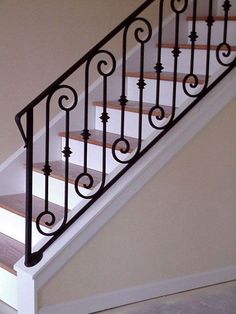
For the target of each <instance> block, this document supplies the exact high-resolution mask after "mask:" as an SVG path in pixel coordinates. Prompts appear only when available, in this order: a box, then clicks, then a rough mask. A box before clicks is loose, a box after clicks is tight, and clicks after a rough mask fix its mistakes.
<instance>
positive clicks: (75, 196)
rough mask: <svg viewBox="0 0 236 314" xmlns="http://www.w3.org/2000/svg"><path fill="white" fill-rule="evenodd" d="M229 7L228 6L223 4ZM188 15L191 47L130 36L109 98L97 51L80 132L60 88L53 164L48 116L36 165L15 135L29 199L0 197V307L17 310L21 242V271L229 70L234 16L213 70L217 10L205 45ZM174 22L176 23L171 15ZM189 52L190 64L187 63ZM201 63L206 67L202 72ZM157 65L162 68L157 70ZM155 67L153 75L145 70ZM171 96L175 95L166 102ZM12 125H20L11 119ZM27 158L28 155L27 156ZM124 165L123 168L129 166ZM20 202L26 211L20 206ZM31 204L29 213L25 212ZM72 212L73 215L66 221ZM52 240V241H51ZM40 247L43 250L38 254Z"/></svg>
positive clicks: (199, 26) (183, 41)
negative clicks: (94, 87) (95, 76)
mask: <svg viewBox="0 0 236 314" xmlns="http://www.w3.org/2000/svg"><path fill="white" fill-rule="evenodd" d="M148 2H150V4H151V2H153V1H146V2H145V3H148ZM197 2H198V1H197ZM210 2H211V1H210ZM193 3H195V1H193ZM222 3H225V4H227V3H228V2H227V1H222ZM231 5H232V6H234V5H235V4H234V3H231ZM142 10H143V8H142ZM192 10H193V11H192ZM140 12H141V11H140ZM192 12H194V9H193V8H189V9H188V10H184V13H185V19H186V21H185V26H186V28H188V34H190V33H192V34H193V31H194V28H195V31H196V33H197V36H198V37H197V38H196V42H195V40H191V37H188V36H184V35H183V36H182V35H180V36H179V37H178V39H177V38H176V37H175V38H174V40H173V42H163V41H162V39H161V38H160V32H159V33H157V34H154V35H153V37H151V33H148V32H149V31H150V30H149V28H148V27H149V24H146V22H145V21H144V24H145V26H146V27H147V29H148V30H147V33H148V34H147V35H146V38H145V39H144V40H143V39H142V40H141V39H139V34H138V32H137V33H136V36H137V38H136V39H138V40H137V41H138V44H139V46H140V47H141V48H140V50H138V51H136V52H135V53H134V54H133V56H132V57H131V58H130V60H129V62H128V61H127V64H126V67H125V66H124V64H125V63H124V59H123V63H122V70H121V72H123V74H124V76H125V79H124V80H120V79H117V77H116V78H115V79H113V82H112V83H111V84H112V88H111V90H112V92H109V91H107V90H109V87H110V85H109V84H108V83H107V81H108V79H109V76H110V75H111V74H112V73H113V72H114V71H115V69H114V68H115V64H114V60H113V56H111V55H110V54H109V53H107V51H105V50H104V51H103V52H102V53H103V54H105V55H106V57H108V59H109V61H104V60H103V61H101V64H100V65H98V72H99V74H100V75H101V77H102V79H103V85H102V88H101V91H100V92H99V93H100V95H102V97H101V96H100V97H99V93H98V96H97V95H96V97H98V98H96V97H94V98H95V99H93V100H89V99H88V98H89V93H88V85H89V82H88V81H89V79H88V77H87V81H86V82H85V90H86V91H87V92H85V106H84V126H81V129H76V123H74V120H76V113H75V116H74V117H73V109H74V108H75V107H76V105H77V102H78V99H77V96H76V95H75V93H74V89H73V88H68V85H67V84H65V85H64V87H65V89H68V90H69V91H70V92H72V95H73V97H74V100H73V101H72V102H71V103H70V104H69V106H68V107H66V106H64V103H63V100H68V98H67V99H66V97H67V96H65V95H64V94H62V96H61V100H59V101H58V103H59V105H60V108H61V110H62V111H63V112H64V113H65V116H64V118H63V119H64V120H63V123H64V124H65V128H64V129H62V130H61V131H60V132H59V133H58V134H57V136H58V137H60V142H61V148H60V151H62V154H61V155H60V154H59V153H58V152H57V154H56V156H57V159H56V158H52V159H51V157H50V156H51V148H49V147H50V146H49V143H50V141H51V142H52V139H51V138H50V136H51V135H50V133H49V130H50V122H49V120H50V119H49V118H50V115H49V114H47V115H46V135H45V136H44V141H45V143H46V146H45V147H46V148H42V150H43V152H44V154H45V156H46V157H45V159H42V160H38V159H40V158H38V156H36V155H34V156H33V154H32V150H31V151H30V152H29V149H30V145H31V146H33V145H32V143H31V144H30V143H29V141H28V139H29V134H30V133H33V130H32V129H30V127H27V131H26V135H25V133H24V132H25V131H24V128H23V129H21V132H22V134H23V137H24V140H26V147H27V149H28V152H27V165H26V168H27V183H26V185H27V189H29V186H31V187H32V199H31V197H30V195H31V192H30V191H28V192H27V196H26V195H25V193H20V194H8V195H1V196H0V282H1V285H0V299H1V300H3V301H4V302H6V303H7V304H9V305H11V306H12V307H14V308H17V276H16V272H15V270H14V265H15V263H16V262H17V261H18V260H19V259H20V258H21V257H23V256H24V254H25V241H26V240H27V241H28V244H27V248H26V255H27V254H28V257H27V256H26V265H27V266H33V265H34V264H36V263H37V262H38V261H39V260H40V259H41V258H42V253H43V251H44V249H43V250H39V251H40V254H39V255H37V254H36V255H35V253H34V251H33V253H32V247H33V246H34V245H35V244H37V243H38V242H39V241H40V240H41V239H43V238H44V236H45V235H46V236H47V237H48V235H50V237H48V238H50V241H51V239H52V237H53V236H55V239H57V238H58V237H59V235H60V233H62V232H64V231H65V230H66V229H67V228H68V227H69V225H68V226H67V221H68V217H69V218H70V219H72V218H71V217H76V218H73V219H74V220H76V219H78V218H79V217H80V216H81V215H82V214H83V213H84V212H85V210H86V209H87V208H88V206H89V205H90V204H91V203H93V202H95V201H96V200H97V199H98V197H100V196H101V195H102V194H103V193H104V192H105V191H106V190H107V189H108V188H109V186H110V185H111V184H115V182H116V180H117V179H116V175H117V173H121V174H122V173H123V172H126V171H131V170H129V168H131V166H132V164H133V163H134V162H136V161H137V160H138V159H139V158H140V157H142V155H143V153H142V151H143V150H144V149H145V148H146V147H148V146H149V145H150V143H152V142H153V139H155V138H156V136H161V137H162V136H163V135H164V133H165V132H167V131H168V129H170V128H171V127H173V126H174V124H175V123H176V122H175V119H176V120H178V117H181V115H183V114H186V112H187V111H188V110H189V109H187V108H189V104H191V103H192V101H195V100H196V99H197V98H199V99H198V101H196V104H197V102H199V101H200V100H201V98H202V97H204V96H205V94H206V91H205V86H209V85H210V83H211V82H212V81H213V79H214V80H217V79H218V77H220V76H221V75H224V74H223V73H224V71H225V69H226V68H227V66H224V65H223V64H230V65H231V68H233V67H234V66H235V56H236V37H235V29H236V16H232V15H230V12H231V11H230V10H229V19H228V20H227V21H228V25H227V26H228V29H227V43H228V44H229V45H230V49H231V53H228V52H229V51H228V46H227V45H226V44H224V45H222V47H221V52H220V53H221V54H222V52H223V54H225V56H224V57H222V55H221V58H222V59H221V58H220V60H223V61H222V64H220V62H219V60H217V58H216V51H217V47H218V45H219V44H220V43H221V42H222V38H223V37H222V36H223V34H224V25H225V16H224V12H225V11H223V10H222V8H221V14H222V15H221V16H215V15H214V21H215V22H214V23H213V26H212V34H211V41H210V42H209V38H208V29H207V26H206V19H207V15H208V11H207V9H206V14H205V15H206V16H205V17H203V16H198V17H196V18H194V17H193V15H194V14H193V13H192ZM227 12H228V11H227ZM174 13H176V12H174ZM195 13H196V12H195ZM175 18H176V15H174V16H173V19H172V22H171V23H170V24H171V25H172V24H173V25H176V24H175V22H176V20H175ZM177 18H179V13H178V14H177ZM226 19H227V16H226ZM140 21H141V22H143V21H142V20H140ZM149 37H150V38H151V39H150V38H149ZM149 40H150V43H151V44H150V45H149V46H148V44H147V47H145V51H147V50H148V58H147V59H144V60H145V62H144V61H143V60H142V57H141V58H140V56H142V54H143V53H144V44H146V41H147V42H148V41H149ZM153 42H154V43H155V44H154V45H153V44H152V43H153ZM193 48H194V49H193ZM158 50H159V56H160V51H161V56H162V57H161V62H160V60H159V62H157V63H156V59H155V58H156V52H157V51H158ZM193 51H194V62H193V63H192V60H193ZM207 58H208V59H209V61H210V63H209V68H208V69H207V70H206V65H207ZM139 60H141V61H139ZM105 62H107V63H108V62H110V65H109V69H108V70H106V71H107V72H103V69H102V66H106V65H107V64H105ZM89 63H90V62H89ZM160 63H161V64H162V66H163V69H162V68H161V69H160V68H158V65H159V66H160ZM155 64H156V68H155V70H156V71H154V70H153V65H155ZM176 64H177V65H178V70H177V71H175V70H174V69H175V67H176ZM191 67H192V70H191V71H190V68H191ZM206 71H207V72H208V74H206ZM222 78H223V76H222ZM183 81H185V83H186V84H185V87H186V91H185V90H184V88H183ZM157 82H158V86H159V87H158V90H159V93H158V95H157ZM209 82H210V83H209ZM60 84H61V83H60ZM100 85H101V84H100ZM58 86H59V85H58ZM117 86H119V88H120V87H121V89H122V96H121V97H120V92H118V93H116V91H117ZM52 90H53V93H54V91H55V90H56V91H58V90H59V89H58V90H57V89H55V85H54V87H53V88H52ZM173 90H174V92H173ZM207 92H208V91H207ZM53 93H51V92H48V95H49V98H47V101H46V103H47V104H46V111H47V110H48V112H49V107H50V105H49V102H50V100H51V98H52V96H53ZM173 93H175V96H174V97H173ZM119 97H120V99H119ZM41 98H42V97H41ZM118 99H119V100H118ZM157 99H158V102H157ZM190 100H191V102H190ZM140 104H142V105H140ZM32 108H33V107H32ZM30 110H31V109H30ZM90 112H92V114H91V113H90ZM25 113H26V114H28V113H29V115H28V117H27V119H28V123H29V122H30V121H31V120H32V110H31V111H28V112H27V111H24V112H23V113H21V114H22V115H23V114H25ZM91 116H92V118H91ZM90 120H92V121H94V123H92V122H90ZM70 121H72V122H71V125H73V126H72V127H70ZM31 122H32V121H31ZM18 125H20V126H21V124H20V123H19V120H18ZM91 126H92V127H91ZM69 127H70V129H69ZM47 132H48V133H47ZM52 138H53V137H52ZM31 148H32V147H31ZM71 152H72V153H71ZM30 154H32V155H31V156H30ZM139 155H140V156H139ZM32 156H33V157H32ZM53 156H54V155H53ZM142 158H145V156H144V157H142ZM129 160H130V161H131V164H129V162H128V161H129ZM31 162H32V163H31ZM127 165H128V166H127ZM22 167H25V165H22ZM31 170H32V178H31ZM114 178H115V179H114ZM31 181H32V182H31ZM31 183H32V184H31ZM107 193H109V192H107ZM26 200H27V204H25V202H26ZM45 200H46V202H45ZM31 202H32V213H29V212H28V211H29V207H30V206H31V205H30V204H31ZM45 206H46V207H45ZM25 208H26V210H25ZM81 208H82V209H81ZM78 209H80V210H78ZM74 210H75V213H76V214H75V216H74V215H73V211H74ZM27 212H28V213H27ZM26 216H27V220H29V219H30V220H32V226H31V224H29V222H28V225H27V227H26V228H27V233H26V236H25V218H26ZM65 217H66V218H65ZM73 219H72V220H73ZM12 226H14V228H12ZM60 226H62V227H60ZM58 230H59V231H58ZM31 232H32V236H31ZM51 236H52V237H51ZM25 239H26V240H25ZM53 241H54V240H53ZM57 241H60V240H59V239H57ZM44 246H45V244H44V245H43V248H44ZM46 246H47V245H46ZM34 258H35V259H34ZM20 313H21V312H20Z"/></svg>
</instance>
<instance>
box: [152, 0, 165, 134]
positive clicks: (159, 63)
mask: <svg viewBox="0 0 236 314" xmlns="http://www.w3.org/2000/svg"><path fill="white" fill-rule="evenodd" d="M163 5H164V0H161V1H160V6H159V32H158V44H157V63H156V65H155V67H154V70H155V71H156V102H155V105H154V106H153V107H152V108H151V109H150V111H149V113H148V121H149V124H150V125H151V126H152V127H153V128H154V129H157V130H158V129H161V128H162V127H160V126H158V125H155V123H154V122H153V121H152V117H153V116H154V112H155V111H159V115H157V116H156V119H157V120H159V121H160V120H162V119H163V118H164V117H165V110H164V109H163V107H162V106H161V104H160V88H161V73H162V72H163V70H164V67H163V64H162V35H163V31H162V27H163Z"/></svg>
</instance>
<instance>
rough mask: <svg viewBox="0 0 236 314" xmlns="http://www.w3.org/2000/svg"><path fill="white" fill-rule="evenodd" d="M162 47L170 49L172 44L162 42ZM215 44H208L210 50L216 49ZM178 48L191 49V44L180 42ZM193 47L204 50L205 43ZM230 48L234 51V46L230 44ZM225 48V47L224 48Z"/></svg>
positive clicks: (205, 47) (235, 48) (172, 46)
mask: <svg viewBox="0 0 236 314" xmlns="http://www.w3.org/2000/svg"><path fill="white" fill-rule="evenodd" d="M162 47H163V48H170V49H173V48H174V45H173V44H168V43H165V44H162ZM217 47H218V46H217V45H211V46H210V50H216V49H217ZM179 48H180V49H191V44H180V45H179ZM194 48H195V49H196V50H206V49H207V45H204V44H195V46H194ZM230 48H231V50H232V51H236V46H230ZM225 50H226V49H225ZM221 51H224V49H221Z"/></svg>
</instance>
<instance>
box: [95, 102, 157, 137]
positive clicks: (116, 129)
mask: <svg viewBox="0 0 236 314" xmlns="http://www.w3.org/2000/svg"><path fill="white" fill-rule="evenodd" d="M107 112H108V115H109V117H110V119H109V120H108V123H107V131H108V132H111V133H117V134H119V133H120V125H121V111H120V110H117V109H110V108H109V109H108V110H107ZM101 114H102V108H101V107H96V124H95V128H96V129H98V130H101V131H102V128H103V125H102V123H101V120H100V118H99V117H100V116H101ZM142 119H143V123H142V139H146V138H147V137H148V136H149V135H150V134H151V133H152V132H153V131H154V129H153V128H152V127H151V126H150V124H149V121H148V115H146V114H143V115H142ZM162 122H163V121H162ZM138 125H139V114H138V113H135V112H126V113H125V135H127V136H131V137H136V138H137V137H138Z"/></svg>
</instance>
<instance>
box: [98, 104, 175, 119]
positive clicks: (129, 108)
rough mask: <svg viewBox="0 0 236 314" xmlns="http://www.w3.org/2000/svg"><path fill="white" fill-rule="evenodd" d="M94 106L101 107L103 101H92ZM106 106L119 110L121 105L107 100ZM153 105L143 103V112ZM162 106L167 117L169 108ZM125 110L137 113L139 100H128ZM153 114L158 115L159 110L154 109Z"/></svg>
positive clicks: (146, 111)
mask: <svg viewBox="0 0 236 314" xmlns="http://www.w3.org/2000/svg"><path fill="white" fill-rule="evenodd" d="M93 104H94V106H98V107H103V102H102V101H94V102H93ZM107 107H108V108H110V109H117V110H121V105H120V102H119V101H115V100H114V101H112V100H110V101H108V102H107ZM152 107H153V104H150V103H143V114H146V115H147V114H149V111H150V109H151V108H152ZM162 108H163V109H164V110H165V117H166V118H168V117H169V116H170V114H171V109H170V107H169V106H162ZM125 111H128V112H134V113H138V112H139V102H138V101H128V102H127V104H126V105H125ZM153 115H154V116H159V115H160V112H158V111H154V112H153Z"/></svg>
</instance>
